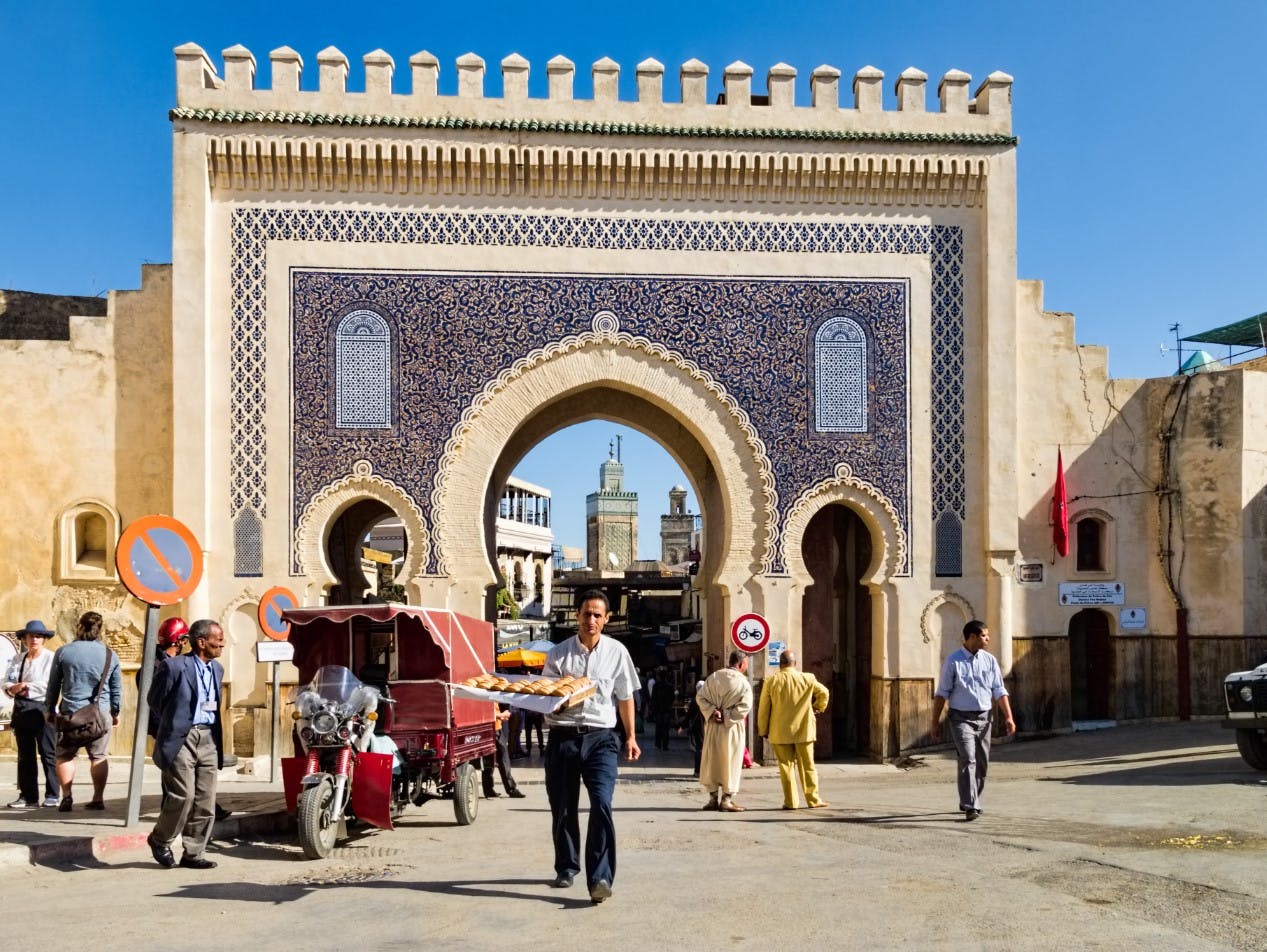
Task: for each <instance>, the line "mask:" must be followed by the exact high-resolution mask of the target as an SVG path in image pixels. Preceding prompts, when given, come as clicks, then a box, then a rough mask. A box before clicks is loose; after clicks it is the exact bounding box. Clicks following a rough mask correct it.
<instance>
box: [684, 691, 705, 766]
mask: <svg viewBox="0 0 1267 952" xmlns="http://www.w3.org/2000/svg"><path fill="white" fill-rule="evenodd" d="M703 686H704V682H703V681H696V682H695V690H694V691H692V692H691V699H690V701H689V702H688V703H687V705H686V716H685V717H684V718H683V720H682V727H683V729H684V730H685V731H686V737H687V740H688V741H689V743H690V745H691V755H692V758H693V763H692V766H691V776H692V777H698V776H699V762H700V757H701V756H702V753H703V750H704V713H703V712H702V711H701V710H700V709H699V705H698V704H697V703H695V698H696V697H697V696H698V695H699V692H700V688H702V687H703Z"/></svg>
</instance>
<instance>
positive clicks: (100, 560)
mask: <svg viewBox="0 0 1267 952" xmlns="http://www.w3.org/2000/svg"><path fill="white" fill-rule="evenodd" d="M121 532H122V521H121V520H120V518H119V512H118V510H117V509H115V508H114V507H113V506H111V505H110V504H109V503H107V502H104V501H103V500H100V499H84V500H81V501H80V502H77V503H73V504H72V505H69V506H67V507H66V508H65V509H63V510H62V512H61V514H60V515H59V516H58V517H57V533H56V539H57V581H58V582H59V583H67V582H101V581H103V580H109V579H115V578H117V577H118V574H117V572H116V571H115V549H116V548H117V546H118V544H119V535H120V534H121Z"/></svg>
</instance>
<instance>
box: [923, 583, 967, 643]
mask: <svg viewBox="0 0 1267 952" xmlns="http://www.w3.org/2000/svg"><path fill="white" fill-rule="evenodd" d="M942 605H954V606H955V607H956V608H958V609H959V610H960V611H961V612H962V613H963V620H964V624H967V623H968V621H969V620H970V619H973V618H976V617H977V613H976V611H975V610H974V609H973V607H972V603H971V602H970V601H968V600H967V599H966V598H964V597H963V596H962V595H960V594H959V593H958V592H940V593H938V594H937V595H934V596H933V597H932V598H931V599H930V600H929V602H928V604H927V605H925V606H924V610H923V611H922V612H920V616H919V631H920V634H921V635H923V636H924V644H926V645H930V644H932V643H933V618H934V616H935V615H936V614H937V609H939V608H940V607H941V606H942Z"/></svg>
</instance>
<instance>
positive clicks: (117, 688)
mask: <svg viewBox="0 0 1267 952" xmlns="http://www.w3.org/2000/svg"><path fill="white" fill-rule="evenodd" d="M101 627H102V618H101V615H99V614H98V613H97V612H84V613H83V615H81V616H80V618H79V623H78V624H77V625H76V626H75V640H74V641H72V642H70V643H69V644H65V645H62V646H61V647H60V648H58V649H57V653H56V654H55V655H53V671H52V674H51V675H49V679H48V692H47V694H46V695H45V698H46V701H47V709H48V714H47V717H48V719H49V722H50V723H51V722H53V721H54V719H55V717H56V715H57V714H58V713H61V714H73V713H74V712H75V711H77V710H79V709H80V708H81V707H83V706H84V705H86V704H88V702H89V701H90V700H91V699H92V693H93V691H95V690H96V688H97V682H98V681H100V680H101V670H102V668H103V667H106V668H107V670H106V680H105V684H104V685H103V686H102V689H101V693H100V694H98V695H97V704H99V705H100V706H101V707H102V709H103V710H108V711H109V712H110V718H111V727H114V726H115V725H117V724H118V723H119V709H120V708H121V707H122V706H123V682H122V679H121V677H120V675H119V656H118V655H116V654H115V653H114V652H113V651H111V650H110V649H109V648H107V647H106V644H105V642H103V641H102V640H101ZM107 658H108V659H109V663H108V666H107ZM59 698H60V704H59ZM110 734H111V731H106V732H105V734H104V735H103V736H101V737H98V738H97V739H96V740H93V741H87V742H80V743H76V742H74V741H69V740H67V739H66V738H65V736H64V735H61V734H59V735H58V737H57V782H58V783H59V784H61V788H62V791H61V792H62V802H61V803H60V804H59V805H58V807H57V809H58V810H59V811H60V812H62V813H69V812H70V811H71V810H72V809H73V808H74V799H73V798H72V796H71V785H72V784H73V783H74V782H75V755H76V754H78V753H79V748H80V747H84V748H87V750H88V764H89V768H88V769H89V773H90V775H91V776H92V800H91V801H90V802H88V803H87V804H85V805H84V809H86V810H104V809H105V808H106V804H105V801H104V800H103V799H102V797H103V796H104V795H105V790H106V778H107V776H108V775H109V773H110V761H109V759H108V757H107V754H108V753H109V749H110Z"/></svg>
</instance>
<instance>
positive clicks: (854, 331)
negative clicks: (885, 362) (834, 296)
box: [814, 317, 867, 433]
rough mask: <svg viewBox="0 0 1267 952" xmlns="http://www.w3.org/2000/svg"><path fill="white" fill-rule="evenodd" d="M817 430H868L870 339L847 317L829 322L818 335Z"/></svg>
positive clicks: (815, 422)
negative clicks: (868, 341) (868, 340)
mask: <svg viewBox="0 0 1267 952" xmlns="http://www.w3.org/2000/svg"><path fill="white" fill-rule="evenodd" d="M814 429H815V430H817V431H818V432H819V433H865V432H866V430H867V338H866V335H865V334H863V332H862V328H861V327H859V326H858V325H857V324H855V323H854V322H853V321H851V320H850V319H849V318H847V317H833V318H831V319H829V320H827V321H825V322H824V323H823V324H822V326H820V327H819V328H818V332H817V333H816V334H815V335H814Z"/></svg>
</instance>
